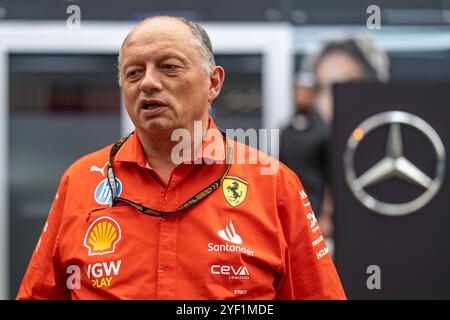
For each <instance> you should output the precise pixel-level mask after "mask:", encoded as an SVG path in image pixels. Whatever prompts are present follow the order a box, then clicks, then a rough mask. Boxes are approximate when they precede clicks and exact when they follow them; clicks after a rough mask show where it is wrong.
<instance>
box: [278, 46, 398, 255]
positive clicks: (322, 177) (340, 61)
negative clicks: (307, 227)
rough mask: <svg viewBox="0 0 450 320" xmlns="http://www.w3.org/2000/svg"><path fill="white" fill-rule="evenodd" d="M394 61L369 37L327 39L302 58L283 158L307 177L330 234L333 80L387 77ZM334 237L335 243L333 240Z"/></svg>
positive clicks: (325, 232) (322, 225)
mask: <svg viewBox="0 0 450 320" xmlns="http://www.w3.org/2000/svg"><path fill="white" fill-rule="evenodd" d="M388 66H389V61H388V57H387V55H386V54H385V53H384V52H383V51H381V50H379V49H377V48H376V47H375V46H374V44H373V43H372V42H371V41H370V40H369V39H365V38H354V39H343V40H337V41H327V42H325V43H323V44H322V46H321V47H320V49H319V50H318V51H317V52H316V53H314V54H310V55H307V56H305V57H304V59H303V61H302V67H301V72H300V76H299V77H298V79H297V83H296V87H295V91H294V101H295V105H296V115H295V117H294V118H293V120H292V121H291V123H290V125H289V126H288V127H287V128H285V129H284V130H283V131H282V134H281V143H280V160H281V162H284V163H285V164H286V165H287V166H288V167H290V168H291V169H292V170H293V171H294V172H296V173H297V175H298V176H299V177H301V179H302V182H303V184H304V186H305V190H306V191H307V192H308V195H309V197H310V199H311V201H312V203H313V208H316V209H315V210H316V211H315V214H316V215H317V216H318V222H319V226H320V228H321V231H322V234H323V235H324V237H326V238H328V239H329V240H331V239H332V237H333V222H332V214H333V200H332V190H331V188H330V172H331V161H332V159H331V156H330V148H329V142H330V138H331V123H332V121H333V95H332V86H333V85H334V84H336V83H346V82H354V81H382V82H384V81H387V80H388V79H389V71H388V69H389V68H388ZM313 201H314V202H315V203H314V202H313ZM328 243H329V246H330V247H331V248H332V242H328Z"/></svg>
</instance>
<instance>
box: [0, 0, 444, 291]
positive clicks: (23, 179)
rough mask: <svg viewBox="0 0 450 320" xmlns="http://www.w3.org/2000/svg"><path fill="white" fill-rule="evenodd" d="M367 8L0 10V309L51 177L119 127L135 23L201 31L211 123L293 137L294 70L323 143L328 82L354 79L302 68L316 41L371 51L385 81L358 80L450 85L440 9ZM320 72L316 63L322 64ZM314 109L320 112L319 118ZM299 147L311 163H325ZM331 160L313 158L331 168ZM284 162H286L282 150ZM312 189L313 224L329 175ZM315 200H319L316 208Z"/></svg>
mask: <svg viewBox="0 0 450 320" xmlns="http://www.w3.org/2000/svg"><path fill="white" fill-rule="evenodd" d="M372 2H373V1H366V0H360V1H353V0H317V1H304V0H271V1H257V0H248V1H236V0H228V1H223V2H210V1H201V0H189V1H181V0H166V1H162V2H161V1H159V2H158V1H144V0H128V1H126V2H123V3H122V2H119V1H117V2H113V1H106V0H96V1H92V0H90V1H88V0H78V1H76V0H74V1H70V0H40V1H26V0H0V298H3V299H9V298H14V297H15V295H16V293H17V290H18V287H19V285H20V281H21V279H22V277H23V275H24V272H25V269H26V267H27V265H28V262H29V259H30V257H31V254H32V251H33V250H34V247H35V245H36V242H37V239H38V238H39V234H40V232H41V230H42V227H43V226H44V223H45V219H46V216H47V214H48V211H49V209H50V206H51V203H52V201H53V197H54V194H55V192H56V190H57V186H58V183H59V179H60V177H61V175H62V174H63V172H64V171H65V169H67V167H68V166H69V165H70V164H71V163H72V162H73V161H75V160H76V159H78V158H79V157H81V156H82V155H84V154H86V153H89V152H92V151H94V150H96V149H98V148H100V147H103V146H106V145H108V144H110V143H112V142H113V141H114V140H115V139H116V138H117V137H119V136H121V135H123V134H125V133H127V132H129V131H130V130H131V129H132V125H131V123H130V121H129V119H128V116H127V115H126V112H125V110H124V107H123V105H122V102H121V93H120V88H119V86H118V85H117V81H116V80H117V79H116V76H117V66H116V59H117V53H118V50H119V47H120V45H121V43H122V41H123V39H124V37H125V35H126V34H127V33H128V32H129V30H130V29H131V28H132V27H133V26H134V25H135V24H136V22H137V21H139V20H141V19H143V18H145V17H147V16H152V15H176V16H183V17H186V18H188V19H193V20H196V21H198V22H200V24H201V25H202V26H204V27H205V29H206V30H207V31H208V33H209V34H210V36H211V39H212V44H213V48H214V51H215V53H216V63H217V64H219V65H222V66H223V67H224V68H225V72H226V81H225V85H224V87H223V89H222V93H221V95H220V96H219V98H218V99H217V101H215V102H214V105H213V106H212V114H213V116H214V118H215V119H216V122H217V124H218V125H219V126H221V127H223V128H244V129H247V128H256V129H259V128H278V129H282V128H285V127H286V126H288V125H289V124H291V123H292V120H293V119H294V118H295V119H296V121H297V122H296V125H297V128H303V129H300V130H299V131H302V130H306V128H308V125H307V124H308V123H309V122H308V120H305V119H307V117H306V118H305V119H303V120H302V119H300V118H298V117H294V116H295V115H297V111H296V110H297V109H296V107H295V105H296V99H297V98H296V96H294V93H296V90H297V89H296V87H297V85H298V81H296V80H298V79H299V78H298V75H299V74H300V73H302V72H305V71H307V72H309V73H310V74H312V75H313V78H312V82H310V83H309V86H310V87H311V88H314V90H315V91H314V97H313V100H312V101H311V103H310V104H311V106H310V107H311V109H313V110H314V112H315V113H317V114H318V115H319V116H320V117H321V119H322V121H324V123H325V124H326V125H327V126H329V127H328V129H327V130H328V131H327V132H328V133H327V135H331V132H332V129H333V116H332V113H333V112H332V110H333V108H334V107H333V101H332V100H333V95H332V87H333V84H334V83H336V82H347V81H354V80H355V79H356V78H354V77H350V78H345V77H344V78H342V79H341V78H339V79H334V78H333V77H332V76H331V74H332V73H333V72H336V70H335V68H333V66H334V65H335V66H342V65H344V64H345V63H344V62H342V60H340V61H338V62H333V63H331V66H332V68H331V70H325V69H324V70H319V69H318V66H317V65H316V66H314V62H311V61H312V60H313V58H312V57H316V58H317V57H318V56H320V52H321V51H322V50H323V49H324V47H325V46H326V44H327V43H330V42H339V41H345V40H347V39H360V40H361V41H366V42H369V43H371V46H372V47H367V48H368V49H366V50H364V49H363V50H362V51H367V52H365V54H367V57H368V58H367V60H368V61H369V64H371V63H372V62H373V63H374V65H375V67H374V68H375V69H376V68H378V66H376V65H377V62H376V61H375V62H374V59H375V60H377V58H374V59H373V58H372V57H371V56H373V53H374V52H375V51H377V52H380V55H382V56H383V57H384V58H383V59H384V61H385V64H384V67H385V70H384V71H380V72H381V73H383V72H384V73H385V74H386V75H389V76H388V77H383V76H380V77H378V76H376V77H375V78H376V79H369V80H372V81H387V80H388V79H389V81H394V82H395V81H429V82H438V81H439V82H443V81H444V82H445V81H450V0H430V1H418V0H408V1H406V0H391V1H378V2H377V3H372ZM374 4H375V5H377V6H378V7H379V8H380V15H379V17H380V21H379V22H380V25H379V26H378V27H379V28H372V27H373V24H372V23H373V22H374V21H373V20H370V23H369V26H368V19H369V17H371V15H372V14H371V13H368V12H367V9H368V7H370V6H371V5H374ZM72 5H76V6H78V7H79V9H80V18H81V20H80V25H79V28H72V27H70V26H69V25H68V23H67V20H68V18H70V16H71V13H70V12H71V11H70V12H69V13H68V12H67V8H68V7H69V6H72ZM376 22H377V21H376V20H375V23H376ZM371 26H372V27H371ZM308 59H311V61H308ZM344 59H345V58H344ZM321 61H322V63H323V65H324V64H325V58H324V59H322V60H321ZM377 61H378V62H379V59H378V60H377ZM316 62H317V61H316ZM349 64H351V62H349ZM323 68H325V67H323ZM355 68H357V67H355ZM380 68H383V67H380ZM350 69H351V68H350ZM345 72H347V71H345ZM348 72H351V71H348ZM326 76H329V77H331V78H332V79H331V80H325V78H327V77H326ZM329 77H328V78H329ZM328 78H327V79H328ZM357 78H358V77H357ZM366 80H367V79H366ZM303 84H304V83H303ZM306 87H308V86H306ZM449 89H450V87H449ZM325 93H327V94H328V96H327V97H325V98H324V95H325ZM300 94H301V93H300ZM321 100H328V103H329V104H331V106H330V107H321ZM361 108H364V101H361ZM449 108H450V106H449ZM299 119H300V120H299ZM448 120H450V119H447V121H448ZM302 121H303V122H302ZM307 141H310V139H309V138H308V139H307ZM326 143H328V142H326ZM445 144H446V145H448V142H445ZM272 147H273V148H271V149H270V150H268V151H270V152H271V153H273V154H274V156H277V157H278V152H277V147H278V145H275V146H272ZM281 147H282V146H281ZM310 147H311V148H310V149H311V150H312V152H313V156H312V159H317V157H319V158H320V157H322V156H324V155H323V154H320V153H321V152H329V151H320V150H317V149H315V146H310ZM321 148H322V147H321ZM325 148H326V147H325ZM262 149H265V147H264V144H263V145H262ZM300 150H301V149H300ZM299 152H301V151H299ZM317 152H318V153H319V154H318V155H317ZM447 152H448V150H447ZM338 156H341V155H336V154H332V153H331V154H328V155H326V157H325V156H324V157H325V158H327V159H328V160H326V161H329V162H330V161H331V162H332V161H333V159H334V157H338ZM289 157H290V158H291V161H293V162H294V163H295V152H294V153H292V154H290V155H289ZM292 158H293V159H292ZM299 158H301V157H300V155H299ZM330 159H331V160H330ZM308 161H311V159H309V160H308ZM324 161H325V160H324ZM326 161H325V162H324V164H323V167H322V168H323V170H328V169H326V167H327V166H328V167H329V166H330V164H327V163H326ZM313 162H314V161H313ZM293 166H295V164H294V165H293ZM299 167H300V168H299V170H298V171H299V172H297V173H298V174H299V176H300V178H301V179H302V180H303V178H302V175H303V173H302V172H301V171H302V166H299ZM293 169H294V168H293ZM308 170H309V169H308ZM311 170H319V172H320V171H321V169H320V168H319V169H317V168H313V169H311ZM330 170H332V169H330ZM304 175H305V177H306V176H309V175H310V172H306V173H304ZM313 179H314V178H313ZM321 179H323V180H324V181H323V183H322V182H320V183H314V182H313V183H312V184H313V185H319V189H321V190H320V191H319V194H321V195H320V196H319V200H317V201H318V204H317V211H318V212H320V213H321V214H322V212H327V210H328V212H332V211H333V192H332V190H331V191H326V190H325V188H326V187H325V186H326V185H327V184H328V185H330V184H331V182H330V181H329V180H328V181H327V180H326V179H329V178H325V177H324V178H321ZM311 188H313V187H311ZM306 191H307V192H308V188H307V189H306ZM324 193H328V194H329V196H328V199H329V201H330V203H325V204H324V203H323V202H324V201H326V200H322V198H324V197H325V198H327V196H323V194H324ZM324 206H325V207H324ZM334 214H336V213H334ZM328 217H329V220H328V221H320V220H319V223H320V224H323V228H324V229H325V230H328V231H326V232H325V234H326V236H327V237H328V238H329V239H328V240H329V243H330V244H331V246H332V244H333V242H332V240H333V231H332V224H333V218H332V215H331V214H330V215H328ZM330 224H331V226H330ZM327 228H331V229H327ZM449 233H450V231H449ZM400 236H401V235H400ZM449 238H450V236H449V235H448V234H447V236H446V238H445V241H448V239H449ZM443 241H444V240H443ZM335 249H336V251H337V252H338V251H339V248H338V247H336V248H335ZM374 263H376V261H375V262H374ZM448 267H450V265H449V266H448ZM361 272H363V273H364V272H365V270H364V271H361ZM430 272H432V271H430ZM364 285H365V284H364ZM448 286H449V288H450V283H449V284H448ZM349 296H350V297H358V296H356V295H353V296H352V295H351V294H350V295H349ZM365 297H367V296H365ZM368 297H369V298H370V295H368ZM376 297H377V296H374V298H376ZM423 298H426V297H423ZM447 298H450V296H447Z"/></svg>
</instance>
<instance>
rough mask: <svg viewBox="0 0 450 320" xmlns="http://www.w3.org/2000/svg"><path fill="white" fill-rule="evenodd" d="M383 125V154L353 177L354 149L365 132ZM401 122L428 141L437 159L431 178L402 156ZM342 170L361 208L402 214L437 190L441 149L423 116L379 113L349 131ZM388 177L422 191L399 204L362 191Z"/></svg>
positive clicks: (442, 156) (442, 159) (441, 175)
mask: <svg viewBox="0 0 450 320" xmlns="http://www.w3.org/2000/svg"><path fill="white" fill-rule="evenodd" d="M385 125H389V126H390V128H389V136H388V141H387V147H386V154H385V157H384V158H383V159H381V160H380V161H378V162H377V163H376V164H375V165H373V166H372V167H371V168H369V169H368V170H367V171H366V172H364V173H363V174H361V175H360V176H359V177H357V175H356V172H355V166H354V156H355V151H356V148H357V147H358V145H359V143H360V142H361V140H362V139H363V138H364V137H365V136H367V134H368V133H369V132H371V131H372V130H374V129H375V128H377V127H380V126H385ZM402 125H408V126H411V127H413V128H415V129H417V130H418V131H419V132H421V133H422V134H423V135H424V136H425V137H426V138H427V139H428V141H429V142H430V143H431V145H432V147H433V149H434V151H435V153H436V159H437V162H436V166H435V174H434V177H429V176H428V175H427V174H425V173H424V172H423V171H422V170H420V169H419V168H418V167H416V166H415V165H414V164H413V163H412V162H411V161H409V160H408V159H407V158H406V157H405V156H404V155H403V143H402V135H401V126H402ZM344 169H345V178H346V181H347V184H348V185H349V187H350V189H351V191H352V193H353V194H354V195H355V197H356V199H358V201H359V202H361V203H362V204H363V205H364V206H365V207H367V208H368V209H370V210H372V211H374V212H377V213H381V214H385V215H389V216H400V215H405V214H409V213H412V212H414V211H416V210H418V209H420V208H422V207H423V206H424V205H426V204H427V203H428V202H429V201H430V200H431V199H432V198H433V197H434V196H435V195H436V193H437V192H438V191H439V188H440V187H441V185H442V182H443V181H444V171H445V148H444V145H443V143H442V141H441V139H440V138H439V136H438V134H437V133H436V131H435V130H434V129H433V128H432V127H431V126H430V125H429V124H428V123H427V122H425V121H424V120H423V119H421V118H419V117H417V116H415V115H413V114H410V113H407V112H403V111H388V112H382V113H379V114H376V115H373V116H371V117H370V118H368V119H366V120H365V121H363V122H362V123H361V124H360V125H359V126H358V127H357V128H356V129H355V130H354V131H353V133H352V134H351V136H350V137H349V139H348V140H347V148H346V151H345V152H344ZM391 177H397V178H399V179H402V180H405V181H407V182H409V183H412V184H415V185H417V186H419V187H421V188H423V189H424V190H425V191H424V192H423V193H422V194H421V195H420V196H419V197H417V198H415V199H414V200H412V201H409V202H406V203H400V204H394V203H387V202H383V201H380V200H378V199H376V198H374V197H372V196H371V195H369V194H368V193H367V192H366V191H365V188H366V187H368V186H370V185H374V184H377V183H379V182H382V181H384V180H386V179H388V178H391Z"/></svg>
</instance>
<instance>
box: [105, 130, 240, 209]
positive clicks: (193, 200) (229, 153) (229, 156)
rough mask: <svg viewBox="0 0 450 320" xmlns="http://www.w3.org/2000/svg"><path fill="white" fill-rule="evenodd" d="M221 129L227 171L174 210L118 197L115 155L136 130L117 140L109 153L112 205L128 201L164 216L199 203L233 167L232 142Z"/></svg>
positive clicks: (138, 207)
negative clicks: (157, 208)
mask: <svg viewBox="0 0 450 320" xmlns="http://www.w3.org/2000/svg"><path fill="white" fill-rule="evenodd" d="M219 130H220V132H221V133H222V136H223V137H224V139H225V141H226V144H227V154H226V156H225V160H226V162H227V166H226V168H225V171H224V172H223V174H222V176H221V177H220V178H219V179H217V180H216V181H214V182H213V183H211V184H210V185H209V186H208V187H206V188H204V189H203V190H201V191H200V192H198V193H197V194H195V195H194V196H193V197H192V198H190V199H189V200H187V201H186V202H185V203H183V204H182V205H181V206H179V207H178V208H176V209H175V210H173V211H160V210H156V209H152V208H148V207H145V206H143V205H141V204H139V203H136V202H133V201H131V200H128V199H125V198H121V197H118V196H117V195H116V193H117V184H116V176H115V174H114V168H113V157H114V156H115V155H116V154H117V153H118V152H119V150H120V148H122V146H123V145H124V143H125V141H127V139H128V138H129V137H130V136H131V135H132V134H133V133H134V132H132V133H130V134H129V135H128V136H127V137H124V138H121V139H119V140H117V141H116V143H114V145H113V146H112V148H111V152H110V154H109V162H108V171H107V174H108V185H109V189H110V191H111V199H112V200H111V205H110V207H114V205H116V204H117V203H119V202H122V203H126V204H128V205H131V206H132V207H134V208H136V209H137V210H138V211H140V212H142V213H144V214H147V215H150V216H154V217H162V216H165V215H168V214H171V213H177V212H180V211H183V210H186V209H188V208H190V207H192V206H193V205H195V204H197V203H199V202H200V201H201V200H203V199H205V198H206V197H207V196H209V195H211V194H212V193H213V192H214V191H216V190H217V189H219V187H220V186H221V185H222V182H223V180H224V179H225V178H226V176H227V175H228V172H229V171H230V168H231V161H229V160H230V159H233V147H232V145H231V142H230V141H229V139H228V138H227V137H226V135H225V132H224V131H223V130H221V129H219Z"/></svg>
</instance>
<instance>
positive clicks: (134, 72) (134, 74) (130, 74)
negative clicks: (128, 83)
mask: <svg viewBox="0 0 450 320" xmlns="http://www.w3.org/2000/svg"><path fill="white" fill-rule="evenodd" d="M139 73H140V72H139V71H138V70H132V71H128V72H127V78H136V77H137V76H138V75H139Z"/></svg>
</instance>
